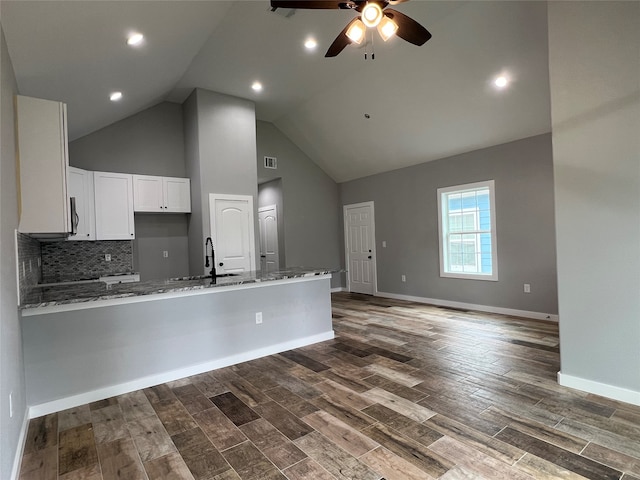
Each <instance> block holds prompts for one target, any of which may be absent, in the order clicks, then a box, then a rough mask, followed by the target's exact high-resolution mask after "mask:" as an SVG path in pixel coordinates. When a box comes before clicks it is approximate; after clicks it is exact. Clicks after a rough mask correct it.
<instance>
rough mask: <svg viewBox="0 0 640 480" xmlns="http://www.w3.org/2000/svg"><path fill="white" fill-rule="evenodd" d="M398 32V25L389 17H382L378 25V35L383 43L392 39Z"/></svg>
mask: <svg viewBox="0 0 640 480" xmlns="http://www.w3.org/2000/svg"><path fill="white" fill-rule="evenodd" d="M397 31H398V24H397V23H396V22H394V21H393V20H391V19H390V18H389V17H384V18H383V19H382V20H381V21H380V23H379V24H378V33H379V34H380V36H381V37H382V40H384V41H385V42H386V41H387V40H389V39H390V38H391V37H393V36H394V35H395V34H396V32H397Z"/></svg>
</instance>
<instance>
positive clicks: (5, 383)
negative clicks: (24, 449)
mask: <svg viewBox="0 0 640 480" xmlns="http://www.w3.org/2000/svg"><path fill="white" fill-rule="evenodd" d="M0 57H1V58H0V61H1V64H0V72H1V75H2V78H1V83H0V115H1V123H0V145H1V149H0V191H1V192H2V194H1V195H0V432H2V434H1V435H0V478H7V479H8V478H11V471H12V468H13V461H14V458H15V455H16V452H17V451H18V450H19V449H20V448H21V445H19V444H18V440H19V438H20V430H21V428H22V424H23V421H24V419H25V417H26V415H27V403H26V395H25V378H24V361H23V356H22V335H21V333H20V321H19V317H18V307H17V305H18V302H17V298H18V297H17V291H16V290H17V285H16V250H15V233H14V231H15V230H16V229H17V228H18V196H17V193H16V155H15V136H14V135H15V131H14V112H13V96H14V95H15V94H17V93H18V87H17V84H16V78H15V74H14V72H13V65H12V64H11V59H10V58H9V52H8V50H7V45H6V42H5V38H4V32H3V31H2V29H1V27H0ZM10 393H12V395H13V410H14V411H13V417H10V416H9V405H8V403H9V394H10Z"/></svg>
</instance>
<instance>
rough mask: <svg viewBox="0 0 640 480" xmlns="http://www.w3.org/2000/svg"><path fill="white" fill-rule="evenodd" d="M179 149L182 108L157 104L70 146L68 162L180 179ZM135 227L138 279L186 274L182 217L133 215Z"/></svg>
mask: <svg viewBox="0 0 640 480" xmlns="http://www.w3.org/2000/svg"><path fill="white" fill-rule="evenodd" d="M70 114H71V113H70ZM184 147H185V142H184V138H183V125H182V106H181V105H178V104H175V103H168V102H163V103H160V104H158V105H156V106H154V107H151V108H148V109H147V110H144V111H142V112H140V113H137V114H135V115H132V116H131V117H128V118H125V119H124V120H121V121H119V122H116V123H113V124H111V125H109V126H107V127H105V128H102V129H100V130H98V131H96V132H94V133H91V134H89V135H86V136H84V137H82V138H79V139H77V140H75V141H73V142H71V143H70V144H69V163H70V164H71V165H73V166H74V167H78V168H83V169H86V170H94V171H105V172H122V173H137V174H142V175H160V176H166V177H186V176H187V175H186V167H185V160H184V158H185V153H184ZM192 188H193V186H192ZM156 223H157V226H156V225H155V224H156ZM135 229H136V239H135V240H134V246H133V249H134V252H135V258H134V268H135V269H136V270H137V271H139V272H140V276H141V279H143V280H149V279H157V278H167V277H179V276H184V275H187V274H188V272H189V267H188V265H189V259H188V241H187V237H188V232H187V215H185V214H150V213H136V214H135ZM165 235H166V236H165ZM164 250H167V251H168V252H169V257H168V258H164V257H163V256H162V252H163V251H164Z"/></svg>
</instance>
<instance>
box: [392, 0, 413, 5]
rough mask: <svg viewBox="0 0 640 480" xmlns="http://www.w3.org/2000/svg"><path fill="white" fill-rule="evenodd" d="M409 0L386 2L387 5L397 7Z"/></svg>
mask: <svg viewBox="0 0 640 480" xmlns="http://www.w3.org/2000/svg"><path fill="white" fill-rule="evenodd" d="M408 1H409V0H388V2H389V5H398V4H399V3H404V2H408Z"/></svg>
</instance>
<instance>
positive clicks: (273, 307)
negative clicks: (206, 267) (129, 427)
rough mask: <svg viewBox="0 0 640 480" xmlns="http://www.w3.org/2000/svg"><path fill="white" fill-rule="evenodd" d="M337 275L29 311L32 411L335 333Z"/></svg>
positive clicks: (29, 396) (26, 344) (32, 413)
mask: <svg viewBox="0 0 640 480" xmlns="http://www.w3.org/2000/svg"><path fill="white" fill-rule="evenodd" d="M330 280H331V275H330V274H329V275H321V276H314V277H307V278H296V279H287V280H281V281H273V282H268V283H263V284H249V285H239V286H233V287H225V288H217V289H209V290H205V291H199V292H195V293H194V292H191V293H193V294H185V295H184V296H175V295H174V296H171V297H169V298H163V296H162V295H157V296H156V295H154V296H153V298H151V296H147V297H144V298H143V299H141V301H137V302H135V301H130V302H129V303H124V304H120V305H113V304H112V303H108V304H104V305H100V302H91V303H87V304H84V307H86V308H82V309H72V310H69V311H62V312H50V313H42V314H37V315H33V314H31V315H28V316H23V318H22V328H23V343H24V357H25V377H26V383H27V403H28V405H29V406H30V411H29V416H30V417H31V418H34V417H37V416H40V415H45V414H48V413H52V412H56V411H60V410H64V409H67V408H71V407H74V406H78V405H82V404H85V403H88V402H92V401H97V400H101V399H104V398H108V397H112V396H115V395H120V394H123V393H127V392H130V391H134V390H138V389H141V388H146V387H150V386H153V385H157V384H161V383H165V382H168V381H172V380H178V379H180V378H184V377H187V376H191V375H195V374H198V373H203V372H207V371H210V370H214V369H217V368H222V367H226V366H229V365H233V364H237V363H241V362H244V361H248V360H253V359H256V358H260V357H263V356H266V355H271V354H275V353H278V352H283V351H286V350H290V349H293V348H298V347H302V346H305V345H310V344H312V343H317V342H320V341H325V340H330V339H332V338H333V337H334V332H333V328H332V322H331V293H330ZM259 313H261V315H256V314H259ZM260 316H261V320H262V323H257V322H258V321H259V317H260Z"/></svg>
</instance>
